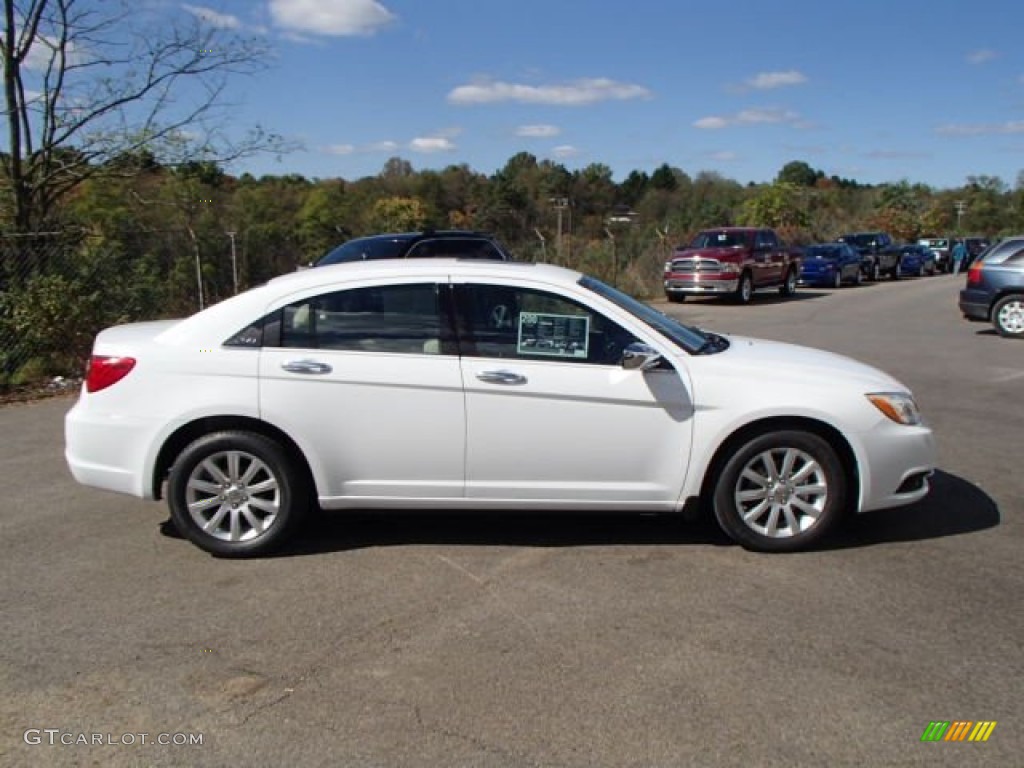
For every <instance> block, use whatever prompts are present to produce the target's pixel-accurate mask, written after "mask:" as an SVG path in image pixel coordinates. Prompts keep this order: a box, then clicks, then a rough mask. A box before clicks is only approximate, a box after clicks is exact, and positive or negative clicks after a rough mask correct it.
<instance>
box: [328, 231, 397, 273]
mask: <svg viewBox="0 0 1024 768" xmlns="http://www.w3.org/2000/svg"><path fill="white" fill-rule="evenodd" d="M407 242H408V241H407V240H405V239H403V238H398V237H357V238H356V239H355V240H349V241H348V242H347V243H343V244H342V245H339V246H338V247H337V248H335V249H334V250H333V251H331V252H330V253H328V254H327V255H326V256H324V257H323V258H322V259H320V261H318V262H317V263H316V265H317V266H318V267H323V266H326V265H328V264H340V263H341V262H343V261H366V260H368V259H398V258H401V256H402V253H403V252H404V251H405V247H406V244H407Z"/></svg>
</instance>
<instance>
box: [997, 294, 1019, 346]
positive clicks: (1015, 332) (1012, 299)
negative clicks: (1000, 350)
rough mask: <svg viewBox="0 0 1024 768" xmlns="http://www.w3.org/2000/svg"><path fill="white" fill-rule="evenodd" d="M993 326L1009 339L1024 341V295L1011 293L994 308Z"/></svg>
mask: <svg viewBox="0 0 1024 768" xmlns="http://www.w3.org/2000/svg"><path fill="white" fill-rule="evenodd" d="M992 325H993V326H995V329H996V330H997V331H999V335H1000V336H1003V337H1005V338H1007V339H1024V294H1022V293H1011V294H1010V295H1009V296H1004V297H1003V298H1001V299H1000V300H999V301H997V302H996V304H995V306H994V307H992Z"/></svg>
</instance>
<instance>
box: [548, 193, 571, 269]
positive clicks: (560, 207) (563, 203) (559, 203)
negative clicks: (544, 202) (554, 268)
mask: <svg viewBox="0 0 1024 768" xmlns="http://www.w3.org/2000/svg"><path fill="white" fill-rule="evenodd" d="M549 202H550V203H551V204H552V205H553V206H554V207H555V211H557V212H558V235H557V236H556V238H555V250H556V251H557V253H558V263H559V264H564V263H565V262H564V261H563V260H562V211H564V210H565V209H566V208H568V207H569V198H568V197H552V198H551V199H550V201H549ZM569 216H570V217H571V216H572V212H571V211H570V212H569ZM569 230H570V232H571V230H572V219H571V218H570V219H569Z"/></svg>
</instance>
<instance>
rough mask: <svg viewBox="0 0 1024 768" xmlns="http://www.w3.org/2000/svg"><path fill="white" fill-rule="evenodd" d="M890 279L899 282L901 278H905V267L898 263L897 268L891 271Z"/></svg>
mask: <svg viewBox="0 0 1024 768" xmlns="http://www.w3.org/2000/svg"><path fill="white" fill-rule="evenodd" d="M889 277H891V278H892V279H893V280H899V279H900V278H901V277H903V267H901V266H900V265H899V264H898V263H897V264H896V266H895V267H893V268H892V269H890V270H889Z"/></svg>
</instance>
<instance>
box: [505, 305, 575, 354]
mask: <svg viewBox="0 0 1024 768" xmlns="http://www.w3.org/2000/svg"><path fill="white" fill-rule="evenodd" d="M589 340H590V318H589V317H587V316H585V315H551V314H547V313H543V312H523V313H521V314H520V315H519V344H518V346H517V347H516V351H517V352H518V353H519V354H521V355H549V356H551V357H567V358H571V359H574V360H575V359H579V360H585V359H586V358H587V351H588V350H587V345H588V343H589Z"/></svg>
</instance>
